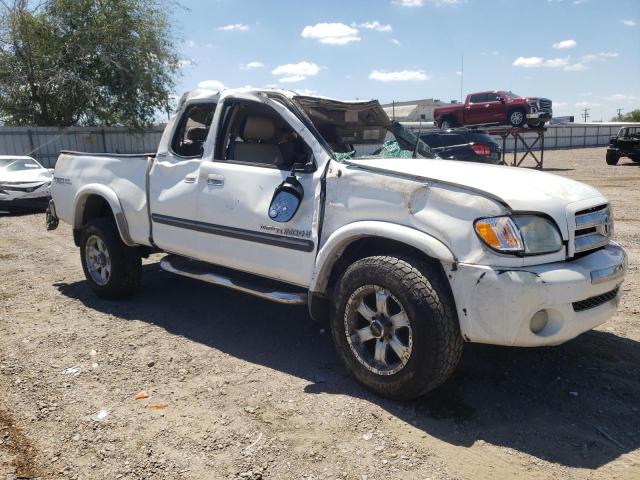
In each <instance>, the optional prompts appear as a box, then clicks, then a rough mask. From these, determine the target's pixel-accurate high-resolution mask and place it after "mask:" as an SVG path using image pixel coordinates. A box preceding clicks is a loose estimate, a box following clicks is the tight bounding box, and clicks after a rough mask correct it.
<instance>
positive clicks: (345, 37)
mask: <svg viewBox="0 0 640 480" xmlns="http://www.w3.org/2000/svg"><path fill="white" fill-rule="evenodd" d="M359 33H360V32H359V31H358V30H357V29H356V28H353V27H350V26H349V25H345V24H344V23H339V22H334V23H316V24H315V25H307V26H306V27H304V28H303V29H302V33H301V35H302V37H303V38H311V39H313V40H318V41H319V42H320V43H326V44H329V45H346V44H347V43H351V42H359V41H360V37H359V36H358V35H359Z"/></svg>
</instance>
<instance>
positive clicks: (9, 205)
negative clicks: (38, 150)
mask: <svg viewBox="0 0 640 480" xmlns="http://www.w3.org/2000/svg"><path fill="white" fill-rule="evenodd" d="M52 177H53V169H47V168H44V167H43V166H42V165H40V164H39V163H38V162H37V161H36V160H35V159H34V158H31V157H26V156H18V155H0V209H1V210H13V209H16V208H17V209H19V208H34V207H35V208H37V207H40V208H44V207H46V206H47V203H48V202H49V198H50V194H49V190H50V187H51V179H52Z"/></svg>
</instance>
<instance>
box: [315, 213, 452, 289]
mask: <svg viewBox="0 0 640 480" xmlns="http://www.w3.org/2000/svg"><path fill="white" fill-rule="evenodd" d="M364 237H380V238H385V239H389V240H395V241H398V242H401V243H406V244H407V245H410V246H412V247H415V248H417V249H418V250H420V251H422V252H424V253H425V254H426V255H428V256H429V257H431V258H434V259H436V260H439V261H441V262H444V263H449V264H454V263H456V262H457V260H456V258H455V256H454V255H453V253H452V252H451V250H449V248H448V247H447V246H446V245H445V244H444V243H442V242H441V241H440V240H438V239H437V238H435V237H432V236H431V235H429V234H427V233H424V232H421V231H419V230H416V229H414V228H411V227H406V226H403V225H397V224H394V223H388V222H377V221H360V222H353V223H349V224H348V225H344V226H342V227H340V228H339V229H337V230H336V231H334V232H333V233H332V234H331V235H330V236H329V238H328V239H327V241H326V242H325V244H324V245H323V246H322V248H321V249H320V251H319V252H318V255H317V257H316V262H315V267H314V269H313V273H312V276H311V285H310V287H309V290H310V291H312V292H324V290H325V289H326V287H327V281H328V279H329V276H330V275H331V270H332V269H333V266H334V264H335V262H336V261H337V260H338V259H339V258H340V255H341V254H342V252H343V251H344V249H345V248H346V247H347V246H348V245H349V244H350V243H352V242H353V241H355V240H358V239H360V238H364Z"/></svg>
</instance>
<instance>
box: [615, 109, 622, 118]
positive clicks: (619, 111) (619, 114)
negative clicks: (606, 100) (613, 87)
mask: <svg viewBox="0 0 640 480" xmlns="http://www.w3.org/2000/svg"><path fill="white" fill-rule="evenodd" d="M616 111H617V112H618V118H620V117H622V108H616Z"/></svg>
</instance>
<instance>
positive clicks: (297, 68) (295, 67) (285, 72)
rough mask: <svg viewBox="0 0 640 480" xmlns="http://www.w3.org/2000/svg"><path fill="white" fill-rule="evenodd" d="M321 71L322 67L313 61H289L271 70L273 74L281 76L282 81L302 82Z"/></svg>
mask: <svg viewBox="0 0 640 480" xmlns="http://www.w3.org/2000/svg"><path fill="white" fill-rule="evenodd" d="M319 72H320V67H319V66H318V65H316V64H315V63H313V62H298V63H287V64H286V65H278V66H277V67H276V68H274V69H273V71H272V72H271V73H272V74H273V75H278V76H281V78H280V79H279V81H280V82H285V83H290V82H300V81H302V80H304V79H306V78H307V77H313V76H314V75H317V74H318V73H319Z"/></svg>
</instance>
